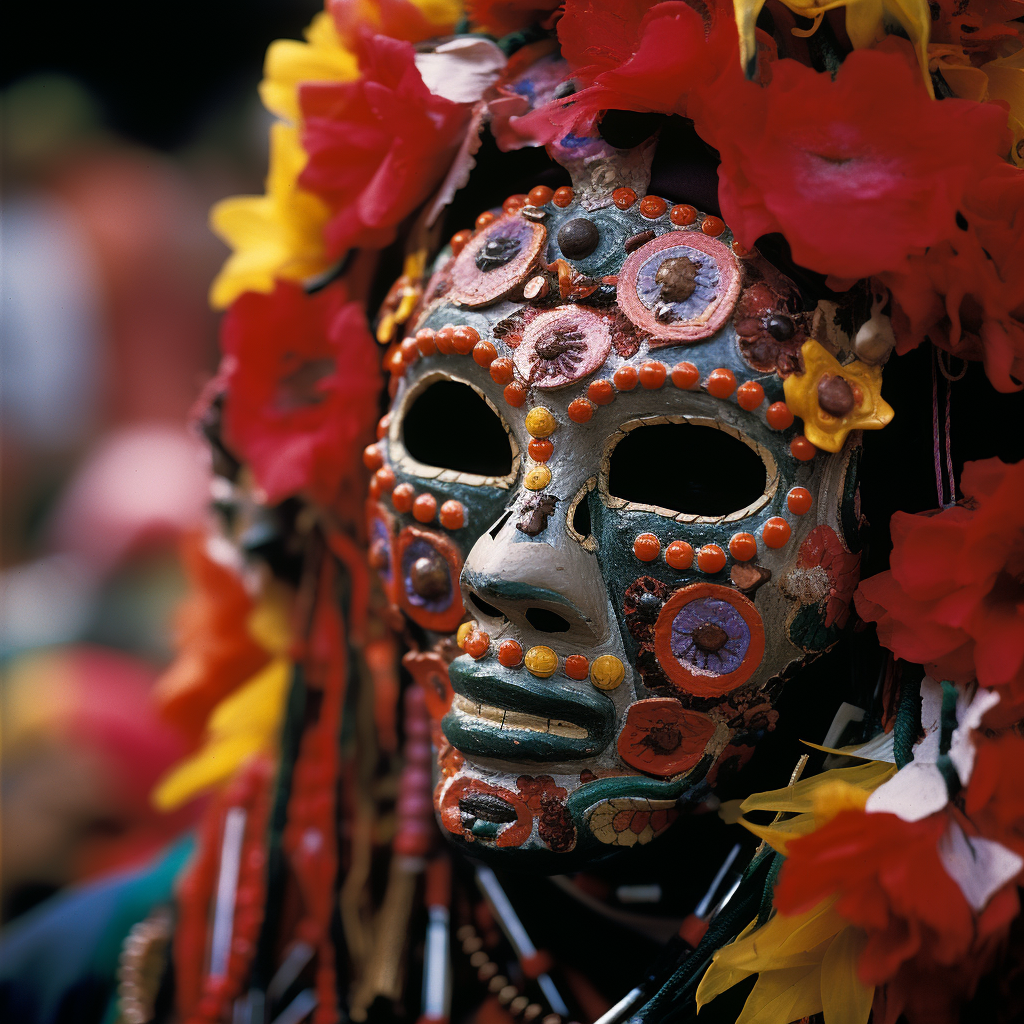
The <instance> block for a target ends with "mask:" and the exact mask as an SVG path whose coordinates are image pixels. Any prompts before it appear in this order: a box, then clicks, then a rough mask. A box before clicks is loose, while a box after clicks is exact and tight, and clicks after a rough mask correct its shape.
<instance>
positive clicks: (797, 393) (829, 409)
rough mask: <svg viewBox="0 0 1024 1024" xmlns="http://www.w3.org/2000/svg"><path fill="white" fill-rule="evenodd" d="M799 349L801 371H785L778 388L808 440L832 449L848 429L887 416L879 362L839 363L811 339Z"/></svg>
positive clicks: (878, 424)
mask: <svg viewBox="0 0 1024 1024" xmlns="http://www.w3.org/2000/svg"><path fill="white" fill-rule="evenodd" d="M800 352H801V354H802V356H803V360H804V372H803V373H800V374H796V373H794V374H792V375H791V376H789V377H787V378H786V380H785V382H784V384H783V388H784V390H785V392H786V404H787V405H788V406H789V407H790V409H792V410H793V413H794V414H795V415H796V416H799V417H801V419H803V421H804V434H805V436H806V437H807V440H808V441H810V442H811V443H812V444H814V445H817V447H819V448H821V449H823V450H824V451H826V452H837V451H839V449H840V448H842V447H843V442H844V441H845V440H846V435H847V434H849V432H850V431H851V430H880V429H881V428H882V427H884V426H885V425H886V424H887V423H888V422H889V421H890V420H891V419H892V418H893V415H894V414H893V410H892V406H891V405H889V403H888V402H886V401H885V400H884V399H883V398H882V368H881V367H880V366H869V365H868V364H867V363H862V362H861V361H860V360H859V359H857V360H854V361H853V362H852V363H847V364H846V365H845V366H843V365H841V364H840V363H839V361H838V360H837V359H836V358H835V357H834V356H832V355H831V354H830V353H829V352H828V350H827V349H825V348H823V347H822V346H821V345H819V344H818V342H816V341H814V340H813V339H809V340H808V341H805V342H804V344H803V347H802V348H801V349H800Z"/></svg>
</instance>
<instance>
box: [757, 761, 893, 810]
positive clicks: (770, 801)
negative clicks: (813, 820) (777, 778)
mask: <svg viewBox="0 0 1024 1024" xmlns="http://www.w3.org/2000/svg"><path fill="white" fill-rule="evenodd" d="M895 770H896V769H895V766H894V765H892V764H890V763H889V762H888V761H868V762H866V763H864V764H855V765H853V766H852V767H850V768H833V769H832V770H831V771H827V772H822V774H821V775H814V776H812V777H811V778H809V779H801V780H800V781H799V782H797V783H796V784H795V785H792V786H787V787H785V789H773V790H770V791H768V792H765V793H753V794H751V795H750V796H748V797H747V798H746V800H744V801H743V803H742V804H741V805H740V806H741V808H742V810H744V811H788V812H794V813H802V812H809V811H813V810H814V794H815V791H816V790H818V789H820V788H821V787H822V786H825V785H827V784H828V783H830V782H834V781H836V780H838V781H840V782H845V783H847V784H849V785H851V786H857V787H858V788H859V789H863V790H864V791H865V792H867V793H871V792H874V790H876V789H877V788H878V787H879V786H880V785H881V784H882V783H883V782H885V781H886V780H887V779H888V778H889V777H890V776H891V775H892V774H893V772H894V771H895Z"/></svg>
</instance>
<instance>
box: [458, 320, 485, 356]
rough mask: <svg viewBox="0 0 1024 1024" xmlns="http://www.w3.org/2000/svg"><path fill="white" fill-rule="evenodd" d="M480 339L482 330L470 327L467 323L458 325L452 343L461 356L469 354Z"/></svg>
mask: <svg viewBox="0 0 1024 1024" xmlns="http://www.w3.org/2000/svg"><path fill="white" fill-rule="evenodd" d="M479 340H480V332H479V331H478V330H477V329H476V328H475V327H469V326H467V325H466V324H463V325H462V326H461V327H456V328H455V331H454V333H453V334H452V345H454V347H455V351H456V352H458V353H459V355H460V356H468V355H469V353H470V352H472V351H473V349H474V348H475V347H476V343H477V342H478V341H479Z"/></svg>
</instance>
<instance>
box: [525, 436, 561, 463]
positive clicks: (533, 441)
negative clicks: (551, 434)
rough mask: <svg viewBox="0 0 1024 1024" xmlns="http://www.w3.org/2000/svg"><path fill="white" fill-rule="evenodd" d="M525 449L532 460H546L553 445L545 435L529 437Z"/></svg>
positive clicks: (553, 448) (553, 447)
mask: <svg viewBox="0 0 1024 1024" xmlns="http://www.w3.org/2000/svg"><path fill="white" fill-rule="evenodd" d="M526 450H527V451H528V452H529V453H530V458H531V459H533V461H534V462H547V461H548V459H550V458H551V453H552V452H553V451H554V450H555V446H554V445H553V444H552V443H551V442H550V441H549V440H548V439H547V438H546V437H531V438H530V443H529V444H528V445H527V446H526Z"/></svg>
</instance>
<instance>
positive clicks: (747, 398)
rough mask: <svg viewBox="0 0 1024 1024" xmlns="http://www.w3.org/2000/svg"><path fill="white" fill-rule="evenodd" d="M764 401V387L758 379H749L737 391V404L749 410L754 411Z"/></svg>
mask: <svg viewBox="0 0 1024 1024" xmlns="http://www.w3.org/2000/svg"><path fill="white" fill-rule="evenodd" d="M763 401H764V388H763V387H761V385H760V384H758V383H757V381H756V380H748V381H746V382H745V383H743V384H741V385H740V386H739V390H738V391H737V392H736V404H737V405H738V406H739V407H740V408H741V409H746V410H747V412H753V411H754V410H755V409H756V408H757V407H758V406H759V405H760V404H761V403H762V402H763Z"/></svg>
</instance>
